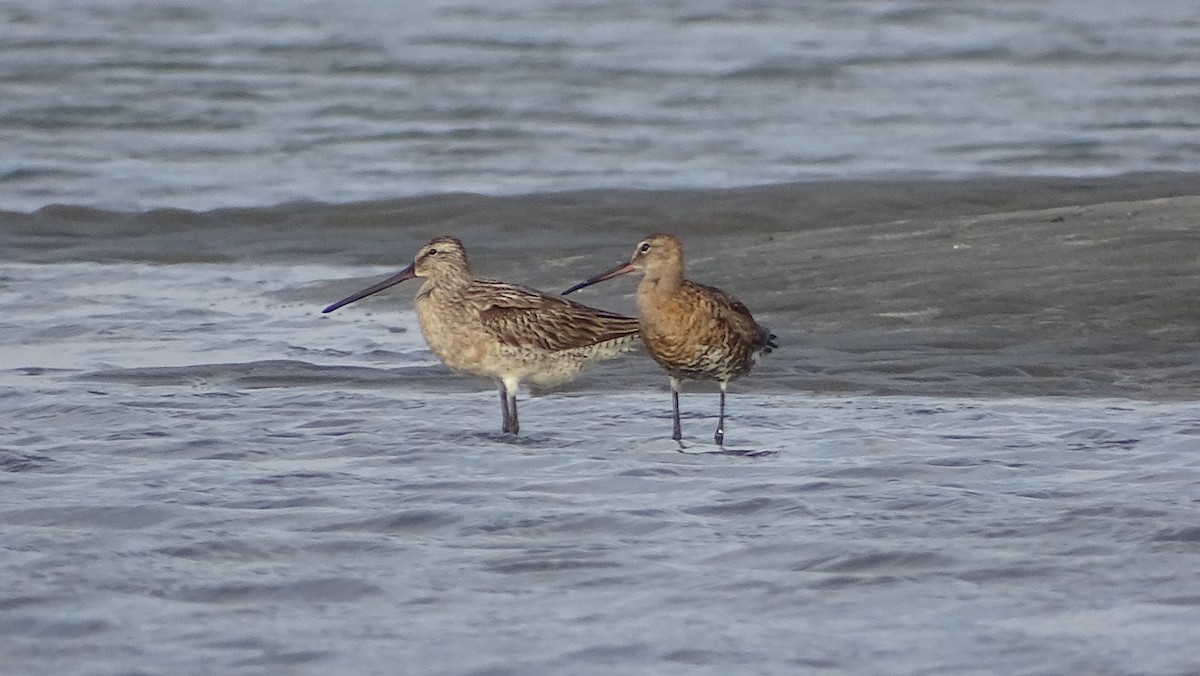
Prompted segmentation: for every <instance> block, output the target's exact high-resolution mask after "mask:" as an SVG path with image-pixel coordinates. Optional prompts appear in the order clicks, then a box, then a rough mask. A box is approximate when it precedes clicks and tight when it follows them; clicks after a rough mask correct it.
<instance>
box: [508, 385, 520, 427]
mask: <svg viewBox="0 0 1200 676" xmlns="http://www.w3.org/2000/svg"><path fill="white" fill-rule="evenodd" d="M508 407H509V409H511V410H512V413H511V414H510V417H509V422H510V425H509V427H511V428H512V429H511V430H509V431H511V432H512V434H513V436H514V437H515V436H517V432H518V431H519V430H520V429H521V423H520V422H519V421H518V420H517V390H516V388H513V389H512V390H511V391H509V393H508Z"/></svg>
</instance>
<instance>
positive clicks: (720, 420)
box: [713, 382, 725, 448]
mask: <svg viewBox="0 0 1200 676" xmlns="http://www.w3.org/2000/svg"><path fill="white" fill-rule="evenodd" d="M720 411H721V412H720V413H719V414H717V432H716V434H714V435H713V441H716V442H717V445H718V446H720V447H721V448H725V383H723V382H722V383H721V409H720Z"/></svg>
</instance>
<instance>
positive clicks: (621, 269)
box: [562, 263, 637, 296]
mask: <svg viewBox="0 0 1200 676" xmlns="http://www.w3.org/2000/svg"><path fill="white" fill-rule="evenodd" d="M634 270H637V268H635V267H633V263H621V264H620V265H618V266H617V267H615V268H613V269H612V270H609V271H608V272H601V273H600V274H598V275H596V276H595V277H592V278H591V279H588V280H585V281H582V282H580V283H578V284H576V285H575V286H572V287H571V288H569V289H567V290H566V291H563V292H562V295H564V296H565V295H567V294H568V293H574V292H576V291H578V290H580V289H582V288H583V287H585V286H591V285H593V284H596V283H599V282H603V281H604V280H606V279H612V278H613V277H619V276H621V275H624V274H628V273H630V272H633V271H634Z"/></svg>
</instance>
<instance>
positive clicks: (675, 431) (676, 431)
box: [671, 377, 683, 448]
mask: <svg viewBox="0 0 1200 676" xmlns="http://www.w3.org/2000/svg"><path fill="white" fill-rule="evenodd" d="M671 410H672V412H673V414H674V417H673V420H674V422H673V423H672V427H671V438H672V439H674V440H675V441H678V442H679V447H680V448H683V431H682V430H681V429H680V428H679V379H678V378H675V377H672V378H671Z"/></svg>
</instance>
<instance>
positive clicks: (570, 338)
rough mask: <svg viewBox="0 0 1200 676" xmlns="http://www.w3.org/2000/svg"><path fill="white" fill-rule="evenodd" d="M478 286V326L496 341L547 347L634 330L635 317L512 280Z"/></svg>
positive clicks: (573, 344)
mask: <svg viewBox="0 0 1200 676" xmlns="http://www.w3.org/2000/svg"><path fill="white" fill-rule="evenodd" d="M477 286H479V287H480V288H479V291H478V293H479V294H480V296H481V300H482V301H483V302H481V303H480V305H481V307H484V309H483V310H482V311H481V312H480V313H479V319H480V322H481V323H482V324H483V327H484V329H486V330H487V331H488V332H490V333H491V334H492V335H494V336H495V337H496V338H497V339H498V340H499V341H501V342H503V343H506V344H509V345H514V346H518V347H536V348H540V349H543V350H549V351H560V350H570V349H575V348H582V347H587V346H590V345H595V344H597V343H604V342H608V341H610V340H618V339H622V338H630V337H632V336H634V335H636V334H637V331H638V322H637V320H636V319H634V318H632V317H626V316H624V315H619V314H616V313H614V312H608V311H606V310H600V309H597V308H593V307H589V306H587V305H583V304H581V303H576V302H575V301H571V300H567V299H565V298H558V297H555V296H550V295H547V294H544V293H542V292H540V291H537V290H535V289H530V288H527V287H523V286H518V285H515V284H506V283H503V282H488V283H486V284H481V285H477Z"/></svg>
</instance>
